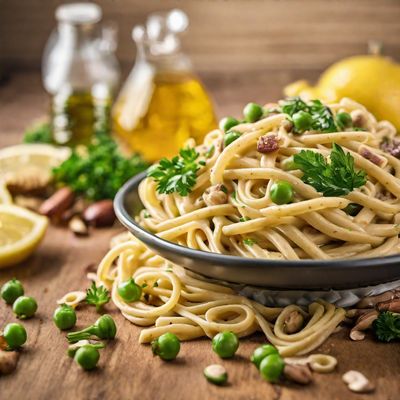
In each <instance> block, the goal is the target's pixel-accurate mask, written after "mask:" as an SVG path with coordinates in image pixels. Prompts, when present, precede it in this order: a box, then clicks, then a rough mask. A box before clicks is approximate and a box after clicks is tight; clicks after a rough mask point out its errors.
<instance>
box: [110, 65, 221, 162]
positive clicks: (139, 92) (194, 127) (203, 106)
mask: <svg viewBox="0 0 400 400" xmlns="http://www.w3.org/2000/svg"><path fill="white" fill-rule="evenodd" d="M113 122H114V130H115V132H116V134H117V135H118V136H119V137H121V138H122V139H123V141H125V142H126V143H127V144H128V145H129V147H130V149H131V150H132V151H133V152H139V153H141V154H142V155H143V157H144V158H145V159H146V160H148V161H156V160H158V159H160V158H161V157H172V156H174V155H176V154H177V153H178V151H179V149H180V148H181V147H182V145H183V144H184V142H185V141H186V140H187V139H188V138H194V139H195V140H196V142H197V143H200V142H201V141H202V140H203V138H204V136H205V134H207V133H208V132H209V131H210V130H212V129H214V128H215V127H216V126H217V123H216V120H215V115H214V111H213V107H212V104H211V101H210V99H209V97H208V95H207V93H206V91H205V90H204V88H203V86H202V84H201V83H200V81H199V80H198V79H197V78H196V77H194V76H193V75H192V74H189V73H179V72H158V73H156V74H155V75H154V76H151V77H150V78H149V79H148V81H147V83H146V78H145V79H141V80H140V81H139V80H138V81H137V82H136V83H134V84H132V85H130V86H127V87H126V88H125V90H123V91H122V93H121V95H120V98H119V99H118V100H117V102H116V104H115V106H114V110H113Z"/></svg>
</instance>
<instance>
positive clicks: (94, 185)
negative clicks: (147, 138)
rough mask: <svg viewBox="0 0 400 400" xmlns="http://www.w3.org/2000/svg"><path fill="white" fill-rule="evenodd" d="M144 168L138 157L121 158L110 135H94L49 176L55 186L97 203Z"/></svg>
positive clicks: (112, 196) (112, 193)
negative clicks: (91, 140) (85, 146)
mask: <svg viewBox="0 0 400 400" xmlns="http://www.w3.org/2000/svg"><path fill="white" fill-rule="evenodd" d="M147 167H148V164H147V163H146V162H145V161H144V160H143V159H142V157H140V156H139V155H137V154H135V155H133V156H132V157H130V158H126V157H124V156H123V155H122V154H121V153H120V152H119V149H118V145H117V143H116V142H115V141H114V140H113V139H112V138H111V136H109V135H107V134H105V133H98V134H97V135H96V137H95V139H94V140H93V142H92V143H91V144H90V145H89V146H88V147H87V149H86V151H85V152H84V153H82V152H78V151H76V150H73V151H72V154H71V156H70V157H69V158H68V159H67V160H65V161H64V162H63V163H62V164H61V165H60V166H58V167H57V168H54V169H53V176H54V179H55V181H56V183H57V184H58V185H60V186H69V187H70V188H71V189H72V190H73V191H74V192H75V193H78V194H81V195H83V196H84V197H86V198H87V199H88V200H92V201H97V200H102V199H113V198H114V197H115V195H116V193H117V191H118V190H119V188H120V187H121V186H122V185H123V184H124V183H125V182H126V181H127V180H128V179H129V178H131V177H132V176H134V175H136V174H138V173H139V172H142V171H144V170H145V169H146V168H147Z"/></svg>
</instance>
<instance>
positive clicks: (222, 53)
mask: <svg viewBox="0 0 400 400" xmlns="http://www.w3.org/2000/svg"><path fill="white" fill-rule="evenodd" d="M62 3H65V2H62V1H54V0H26V1H9V0H0V70H1V77H2V80H1V82H2V84H1V86H0V103H1V107H2V108H3V113H2V114H3V116H7V115H10V117H8V118H2V121H0V124H1V125H0V134H1V135H4V134H5V133H6V132H10V131H20V130H21V129H22V128H23V125H24V124H26V123H28V122H29V121H30V120H31V119H33V118H37V117H40V115H41V114H43V113H44V112H45V111H46V99H47V97H46V93H45V92H44V91H43V89H42V83H41V78H40V68H41V58H42V54H43V50H44V47H45V44H46V41H47V39H48V37H49V35H50V33H51V31H52V30H53V29H54V28H55V26H56V20H55V17H54V12H55V9H56V7H57V6H58V5H60V4H62ZM97 4H99V5H100V6H101V7H102V9H103V21H105V22H107V21H114V22H115V23H116V24H117V26H118V49H117V57H118V60H119V62H120V65H121V70H122V74H121V79H120V82H121V83H123V82H124V81H125V78H126V77H127V75H128V73H129V71H130V69H131V68H132V66H133V64H134V61H135V54H136V46H135V44H134V42H133V40H132V35H131V32H132V28H133V26H134V25H137V24H139V23H144V22H145V20H146V17H147V16H148V15H149V14H150V13H152V12H154V11H166V10H170V9H172V8H176V7H178V8H181V9H182V10H184V11H185V12H186V13H187V15H188V17H189V21H190V26H189V28H188V30H187V32H185V33H184V35H183V36H182V41H183V49H184V51H185V53H186V54H188V55H189V56H190V57H191V60H192V61H193V64H194V68H195V71H196V72H197V73H198V74H199V75H200V77H201V79H202V81H203V83H204V84H205V86H206V88H207V90H208V92H209V93H210V94H211V97H212V99H213V101H214V104H215V107H216V114H217V116H218V117H220V116H222V115H223V114H226V113H228V114H237V113H239V112H240V111H241V109H242V107H243V104H245V103H246V102H248V101H257V102H260V103H265V102H267V101H270V100H275V99H277V98H280V97H282V88H283V87H284V86H285V85H287V84H288V83H290V82H292V81H295V80H297V79H309V80H311V81H315V79H316V78H317V77H318V76H319V74H320V73H321V71H323V70H324V69H325V68H326V67H327V66H329V65H330V64H331V63H333V62H335V61H337V60H339V59H341V58H344V57H347V56H351V55H355V54H365V53H366V52H367V44H368V42H369V41H370V40H375V41H378V42H381V43H382V45H383V53H384V54H385V55H388V56H391V57H393V58H395V59H396V58H397V59H399V57H400V40H399V37H400V23H399V21H400V1H398V0H381V1H379V2H378V1H376V0H336V1H335V0H331V1H324V0H304V1H299V0H185V1H183V0H182V1H179V0H162V1H161V0H146V1H138V0H99V1H97ZM121 83H120V84H121ZM17 102H18V103H17ZM16 107H18V108H16ZM21 107H22V108H23V110H24V111H23V115H22V116H21V118H15V115H16V113H17V114H21ZM11 115H12V116H14V117H11ZM3 140H7V139H5V138H4V139H3ZM10 140H11V139H10Z"/></svg>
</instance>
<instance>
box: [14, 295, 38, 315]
mask: <svg viewBox="0 0 400 400" xmlns="http://www.w3.org/2000/svg"><path fill="white" fill-rule="evenodd" d="M37 308H38V305H37V303H36V300H35V299H34V298H33V297H29V296H20V297H18V299H17V300H15V301H14V304H13V311H14V314H15V315H16V316H17V317H18V318H21V319H26V318H31V317H33V316H34V315H35V313H36V311H37Z"/></svg>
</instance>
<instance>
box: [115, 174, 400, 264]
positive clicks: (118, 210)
mask: <svg viewBox="0 0 400 400" xmlns="http://www.w3.org/2000/svg"><path fill="white" fill-rule="evenodd" d="M146 174H147V172H146V171H144V172H142V173H140V174H138V175H136V176H134V177H132V178H130V179H129V180H128V181H127V182H126V183H125V184H124V185H123V186H122V187H121V188H120V189H119V191H118V193H117V194H116V196H115V198H114V211H115V214H116V216H117V218H118V220H119V221H120V222H121V223H122V225H124V226H125V227H126V228H127V229H128V230H130V231H131V232H133V233H135V234H137V235H138V236H140V237H139V240H142V241H144V242H145V243H146V242H148V243H151V244H153V243H154V244H155V247H159V248H161V249H163V250H165V251H167V252H172V253H175V254H177V255H180V256H185V257H188V258H191V259H194V260H199V261H203V262H204V261H205V262H210V263H217V264H219V265H224V266H228V267H229V265H231V264H235V265H237V264H238V263H240V264H243V267H261V266H268V268H277V269H279V268H281V267H283V266H284V267H290V268H293V270H297V269H299V270H303V269H304V268H305V267H306V268H312V269H314V270H319V269H326V268H329V267H330V268H334V269H337V270H341V269H343V270H345V269H346V268H348V267H349V266H350V265H351V267H352V268H353V269H360V270H362V269H364V268H371V267H374V266H379V267H382V266H385V265H393V264H394V263H399V264H400V253H399V254H394V255H390V256H382V257H373V258H347V259H346V258H341V259H333V260H316V259H303V260H276V259H267V258H246V257H241V256H236V255H228V254H219V253H212V252H206V251H203V250H196V249H192V248H189V247H185V246H181V245H179V244H177V243H173V242H170V241H168V240H165V239H162V238H160V237H158V236H156V235H155V234H153V233H151V232H149V231H148V230H146V229H144V228H143V227H142V226H140V225H139V224H138V223H137V222H136V221H135V219H134V218H133V217H132V216H131V215H130V213H129V211H128V210H127V209H126V207H125V198H126V196H127V195H128V194H129V193H131V192H132V191H133V190H135V188H137V187H138V186H139V184H140V182H141V181H142V180H143V179H144V178H145V177H146Z"/></svg>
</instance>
